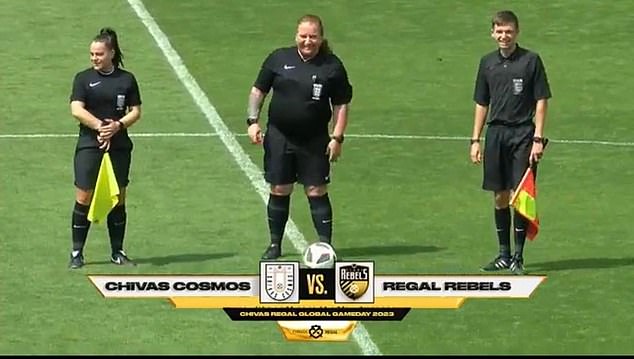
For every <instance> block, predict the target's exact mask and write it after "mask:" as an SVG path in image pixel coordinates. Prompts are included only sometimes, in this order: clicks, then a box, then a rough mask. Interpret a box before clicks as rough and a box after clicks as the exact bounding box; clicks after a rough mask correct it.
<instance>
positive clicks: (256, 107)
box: [247, 86, 266, 120]
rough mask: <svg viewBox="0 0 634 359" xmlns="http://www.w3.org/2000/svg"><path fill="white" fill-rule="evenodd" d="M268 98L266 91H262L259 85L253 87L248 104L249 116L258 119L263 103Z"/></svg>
mask: <svg viewBox="0 0 634 359" xmlns="http://www.w3.org/2000/svg"><path fill="white" fill-rule="evenodd" d="M265 98H266V93H265V92H262V91H261V90H260V89H259V88H257V87H255V86H254V87H251V93H249V103H248V105H247V116H248V118H250V119H254V120H258V119H259V118H260V111H261V109H262V104H263V103H264V99H265Z"/></svg>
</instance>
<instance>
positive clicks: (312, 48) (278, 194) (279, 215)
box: [247, 15, 352, 259]
mask: <svg viewBox="0 0 634 359" xmlns="http://www.w3.org/2000/svg"><path fill="white" fill-rule="evenodd" d="M295 42H296V46H292V47H285V48H279V49H277V50H275V51H273V52H272V53H270V54H269V55H268V57H267V58H266V60H265V61H264V63H263V64H262V67H261V69H260V72H259V74H258V77H257V79H256V81H255V84H254V85H253V88H252V89H251V93H250V95H249V104H248V118H247V126H248V133H249V137H250V139H251V142H253V143H261V142H262V133H261V129H260V124H259V119H260V109H261V107H262V103H263V101H264V98H265V97H266V95H267V94H268V92H269V91H270V90H271V89H273V95H272V98H271V102H270V104H269V112H268V122H267V127H266V136H264V170H265V178H266V181H267V182H268V183H269V184H270V186H271V193H270V196H269V201H268V206H267V212H268V222H269V230H270V234H271V244H270V245H269V247H268V248H267V249H266V251H265V252H264V254H263V256H262V259H275V258H278V257H279V256H281V255H282V251H281V242H282V236H283V234H284V228H285V226H286V222H287V220H288V216H289V205H290V195H291V192H292V191H293V184H294V183H295V182H299V183H301V184H303V185H304V191H305V193H306V195H307V196H308V202H309V204H310V211H311V215H312V219H313V223H314V225H315V229H316V231H317V234H318V236H319V240H320V241H321V242H327V243H330V242H331V239H332V207H331V204H330V199H329V198H328V187H327V185H328V183H329V182H330V161H336V160H337V158H338V157H339V155H340V154H341V147H342V144H343V142H344V131H345V129H346V125H347V122H348V104H349V103H350V101H351V99H352V86H351V85H350V82H349V81H348V75H347V72H346V69H345V67H344V65H343V63H342V62H341V60H340V59H339V58H338V57H337V56H336V55H335V54H333V53H332V51H331V49H330V48H329V47H328V42H327V40H326V39H324V28H323V25H322V22H321V19H320V18H319V17H318V16H315V15H305V16H302V17H301V18H300V19H299V20H298V22H297V33H296V35H295ZM331 118H332V119H333V122H334V125H333V128H332V132H329V126H328V125H329V122H330V120H331Z"/></svg>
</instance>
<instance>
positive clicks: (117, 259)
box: [110, 250, 136, 266]
mask: <svg viewBox="0 0 634 359" xmlns="http://www.w3.org/2000/svg"><path fill="white" fill-rule="evenodd" d="M110 261H112V263H114V264H116V265H120V266H123V265H129V266H135V265H136V263H134V262H133V261H132V260H131V259H130V258H128V256H127V255H126V254H125V252H124V251H123V250H120V251H118V252H115V253H113V254H112V256H111V257H110Z"/></svg>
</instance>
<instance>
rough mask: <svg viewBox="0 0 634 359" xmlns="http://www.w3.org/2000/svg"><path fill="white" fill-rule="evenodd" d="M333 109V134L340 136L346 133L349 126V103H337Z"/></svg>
mask: <svg viewBox="0 0 634 359" xmlns="http://www.w3.org/2000/svg"><path fill="white" fill-rule="evenodd" d="M332 110H333V111H332V118H333V119H334V126H333V129H332V135H333V136H335V137H339V136H342V135H343V134H344V132H345V131H346V127H347V126H348V104H344V105H335V106H333V108H332Z"/></svg>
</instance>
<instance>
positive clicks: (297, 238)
mask: <svg viewBox="0 0 634 359" xmlns="http://www.w3.org/2000/svg"><path fill="white" fill-rule="evenodd" d="M128 3H129V4H130V6H131V7H132V9H134V11H135V13H136V15H137V16H138V17H139V19H140V20H141V21H142V22H143V24H144V25H145V27H146V28H147V29H148V31H149V32H150V34H151V35H152V37H153V38H154V40H155V41H156V43H157V45H158V46H159V48H160V49H161V51H162V52H163V55H165V58H166V59H167V61H168V62H169V64H170V65H171V66H172V68H173V70H174V72H175V73H176V75H177V76H178V79H179V80H180V81H181V82H182V83H183V85H184V86H185V88H187V91H189V94H190V95H191V96H192V99H193V100H194V102H195V103H196V105H198V107H199V108H200V110H201V111H202V112H203V113H204V114H205V117H207V121H208V122H209V124H210V125H211V127H213V128H214V130H215V132H216V133H217V134H218V136H219V138H220V139H221V140H222V142H223V143H224V145H225V147H226V148H227V150H229V152H230V153H231V155H232V156H233V158H234V160H235V161H236V163H237V164H238V166H240V168H241V169H242V171H243V172H244V173H245V174H246V175H247V177H248V178H249V180H250V181H251V184H252V185H253V187H254V188H255V190H256V191H257V192H258V194H259V195H260V197H262V200H263V201H264V202H265V203H266V202H267V201H268V197H269V188H268V186H267V185H266V183H265V181H264V178H263V176H262V174H261V172H260V169H259V168H258V166H256V165H255V164H254V163H253V161H251V158H249V156H248V155H247V154H246V152H245V151H244V149H243V148H242V147H241V146H240V143H238V141H237V140H236V138H235V136H234V135H233V133H231V131H230V130H229V128H228V127H227V125H226V124H225V123H224V122H223V121H222V119H221V118H220V115H218V112H217V111H216V109H215V108H214V106H213V105H212V104H211V102H210V101H209V98H207V95H206V94H205V92H204V91H203V90H202V89H201V88H200V86H199V85H198V83H197V82H196V79H194V77H193V76H192V75H191V73H190V72H189V70H188V69H187V67H186V66H185V64H184V63H183V60H182V59H181V57H180V55H179V54H178V53H177V52H176V50H175V49H174V48H173V47H172V45H171V44H170V42H169V39H168V38H167V35H165V33H163V31H162V30H161V29H160V28H159V26H158V24H157V23H156V21H155V20H154V19H153V18H152V15H151V14H150V13H149V12H148V11H147V9H146V8H145V6H144V5H143V2H142V1H141V0H128ZM286 235H287V237H288V238H289V239H290V240H291V243H292V244H293V246H294V247H295V249H296V250H297V251H298V252H299V253H302V252H303V251H304V249H306V247H307V246H308V243H307V242H306V240H305V239H304V236H303V235H302V233H301V232H300V231H299V229H298V228H297V225H295V222H294V221H292V220H291V219H290V218H289V220H288V224H287V226H286ZM353 338H354V340H355V341H356V342H357V344H358V345H359V347H360V349H361V351H362V353H363V354H366V355H372V354H374V355H380V354H381V351H380V350H379V348H378V347H377V345H376V344H375V343H374V341H372V338H371V337H370V335H369V333H368V332H367V330H366V329H365V327H364V326H363V324H361V323H358V325H357V327H356V329H355V331H354V332H353Z"/></svg>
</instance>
